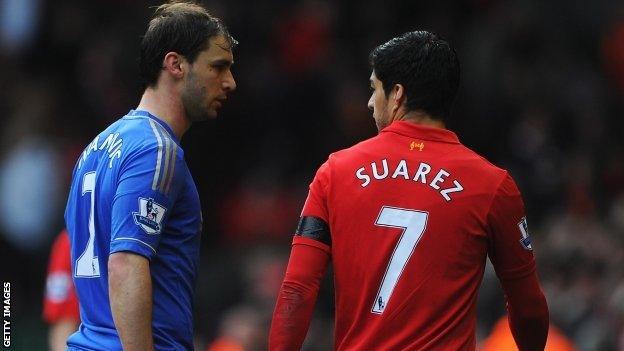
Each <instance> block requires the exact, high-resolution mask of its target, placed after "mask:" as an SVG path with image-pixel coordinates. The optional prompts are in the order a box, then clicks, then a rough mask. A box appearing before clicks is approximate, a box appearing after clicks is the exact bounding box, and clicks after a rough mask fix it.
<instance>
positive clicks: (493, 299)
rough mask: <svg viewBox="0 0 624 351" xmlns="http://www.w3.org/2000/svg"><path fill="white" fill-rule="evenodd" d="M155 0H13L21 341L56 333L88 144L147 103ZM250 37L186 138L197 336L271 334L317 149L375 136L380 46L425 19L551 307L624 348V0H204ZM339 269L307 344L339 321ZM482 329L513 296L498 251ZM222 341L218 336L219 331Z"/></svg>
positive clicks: (242, 37)
mask: <svg viewBox="0 0 624 351" xmlns="http://www.w3.org/2000/svg"><path fill="white" fill-rule="evenodd" d="M158 4H160V2H155V1H148V2H145V1H122V0H109V1H81V0H62V1H49V0H48V1H46V0H0V67H2V70H1V72H2V73H1V74H0V116H2V117H1V118H0V194H1V196H0V261H1V264H0V274H1V277H2V280H3V281H10V282H11V283H12V292H13V299H12V301H11V302H12V308H13V309H12V312H13V316H14V318H13V321H14V323H15V325H14V326H13V329H12V333H13V343H14V344H13V345H14V349H15V350H43V349H45V334H46V326H45V324H44V323H43V321H42V319H41V302H42V296H43V290H44V282H45V270H46V264H47V259H48V255H49V248H50V245H51V243H52V240H53V238H54V237H55V235H56V234H57V233H58V232H59V231H60V230H61V229H62V228H63V226H64V224H63V210H64V205H65V200H66V192H67V186H68V182H69V180H70V176H71V170H72V168H73V165H74V162H75V160H76V158H77V156H78V154H79V153H80V152H81V151H82V148H83V147H84V146H85V145H86V144H87V143H88V142H89V141H90V140H91V139H92V138H93V137H94V136H95V135H96V134H97V133H98V132H99V131H100V130H101V129H103V128H104V127H106V126H107V125H108V124H109V123H111V122H112V121H114V120H116V119H117V118H119V117H121V116H123V115H124V114H125V113H127V112H128V110H130V109H131V108H134V107H135V106H136V104H137V103H138V100H139V97H140V94H141V92H142V90H141V86H140V82H139V79H138V68H137V58H138V44H139V42H140V37H141V35H142V33H143V32H144V30H145V27H146V24H147V22H148V19H149V17H150V15H151V13H152V12H153V8H151V6H154V5H158ZM205 4H206V5H207V7H208V8H209V9H210V10H211V11H212V13H213V14H215V15H217V16H218V17H221V18H222V19H223V20H224V21H225V23H226V24H227V25H228V26H229V28H230V30H231V32H232V33H233V35H234V36H235V37H236V38H237V39H238V40H239V41H240V45H239V46H238V47H237V49H236V51H235V61H236V63H235V65H234V75H235V79H236V80H237V83H238V89H237V91H236V92H235V93H234V94H233V95H232V97H231V99H229V100H228V103H227V104H226V106H225V107H224V108H223V109H222V111H221V113H220V116H219V118H218V119H217V120H216V121H211V122H208V123H205V124H198V125H195V126H193V128H192V129H191V130H190V131H189V133H187V135H186V136H185V137H184V139H183V140H182V144H183V147H184V149H185V153H186V155H187V162H188V164H189V167H190V169H191V171H192V174H193V176H194V178H195V180H196V183H197V184H198V188H199V191H200V196H201V200H202V206H203V216H204V231H203V239H202V240H203V241H202V260H201V262H202V263H201V266H200V274H199V281H198V285H197V295H196V296H197V298H196V313H195V316H196V333H197V344H198V345H199V346H198V350H205V349H207V348H210V347H215V350H216V347H217V344H219V343H221V344H223V343H225V342H227V341H228V340H234V341H236V342H237V343H239V344H240V345H242V347H243V349H245V350H262V349H265V348H266V346H265V345H266V337H267V330H268V324H269V320H270V315H271V313H272V309H273V306H274V303H275V297H276V294H277V290H278V288H279V285H280V283H281V279H282V277H283V272H284V270H285V264H286V260H287V256H288V252H289V244H290V241H291V236H292V233H293V230H294V228H295V226H296V223H297V220H298V217H299V211H300V209H301V206H302V205H303V201H304V199H305V196H306V193H307V186H308V184H309V182H310V181H311V180H312V177H313V175H314V172H315V170H316V168H317V167H318V166H319V165H320V164H321V163H322V162H323V161H324V160H325V159H326V157H327V155H328V154H329V153H331V152H333V151H335V150H338V149H341V148H344V147H348V146H350V145H352V144H354V143H356V142H358V141H360V140H362V139H365V138H368V137H371V136H373V135H375V133H376V129H375V126H374V123H373V120H372V116H371V112H370V111H368V110H367V108H366V103H367V100H368V97H369V90H368V77H369V74H370V70H369V66H368V54H369V52H370V50H371V49H372V48H374V47H375V46H377V45H379V44H381V43H382V42H385V41H386V40H388V39H390V38H392V37H394V36H396V35H398V34H400V33H403V32H405V31H408V30H414V29H428V30H431V31H434V32H437V33H439V34H441V35H442V36H443V37H445V38H447V39H448V40H449V41H450V42H451V44H452V45H453V46H454V47H455V48H456V50H457V52H458V55H459V58H460V62H461V65H462V79H461V87H460V92H459V96H458V99H457V102H456V104H455V107H454V112H453V118H452V120H451V121H449V123H448V127H449V128H450V129H452V130H454V131H455V132H456V133H457V134H458V135H459V137H460V139H461V140H462V142H463V143H464V144H466V145H467V146H469V147H471V148H472V149H474V150H476V151H477V152H478V153H480V154H482V155H484V156H485V157H486V158H488V159H490V160H491V161H493V163H495V164H497V165H499V166H501V167H504V168H507V169H509V170H510V172H511V173H512V175H513V176H514V178H515V179H516V181H517V182H518V184H519V187H520V189H521V191H522V192H523V195H524V198H525V203H526V207H527V213H528V218H529V229H530V231H531V234H532V236H533V240H534V248H535V251H536V254H537V258H538V269H539V273H540V276H541V278H542V282H543V287H544V289H545V292H546V294H547V297H548V301H549V305H550V311H551V319H552V321H553V323H554V324H555V325H556V326H557V327H558V328H559V329H560V330H561V331H562V333H563V334H564V335H566V336H567V337H568V338H569V339H570V340H572V341H573V342H574V343H575V345H576V347H577V349H578V350H624V133H623V131H624V119H623V118H622V116H623V113H624V3H622V2H621V1H617V0H593V1H591V2H588V1H574V0H573V1H569V0H551V1H540V0H522V1H512V0H509V1H506V0H438V1H395V0H390V1H373V0H363V1H353V0H350V1H330V0H326V1H321V0H296V1H284V0H273V1H270V0H255V1H250V2H247V1H234V0H228V1H225V0H222V1H207V2H205ZM332 301H333V293H332V286H331V275H329V276H328V277H327V279H326V282H325V283H324V285H323V287H322V292H321V296H320V297H319V302H318V306H317V309H316V314H315V320H314V321H313V324H312V327H311V330H310V333H309V337H308V339H307V341H306V350H328V349H330V348H331V339H332V323H333V317H332V314H333V310H332ZM478 314H479V318H478V336H479V338H480V340H482V339H483V338H485V337H486V336H487V335H488V334H489V333H490V329H491V328H492V326H493V324H494V323H495V322H496V320H498V319H499V317H500V316H502V315H503V314H504V302H503V298H502V293H501V289H500V286H499V284H498V282H497V279H496V276H495V274H494V273H493V271H492V270H491V269H490V268H488V269H487V270H486V275H485V278H484V282H483V287H482V290H481V292H480V297H479V307H478ZM215 343H216V344H215Z"/></svg>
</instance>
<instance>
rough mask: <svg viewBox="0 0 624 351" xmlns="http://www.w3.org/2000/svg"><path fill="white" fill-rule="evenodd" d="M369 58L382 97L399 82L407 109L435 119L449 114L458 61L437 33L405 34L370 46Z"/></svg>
mask: <svg viewBox="0 0 624 351" xmlns="http://www.w3.org/2000/svg"><path fill="white" fill-rule="evenodd" d="M369 60H370V64H371V66H372V68H373V72H375V76H376V77H377V79H379V80H380V81H381V82H382V84H383V88H384V91H385V93H386V97H388V94H389V93H390V91H391V90H392V88H393V87H394V85H395V84H401V85H403V87H404V89H405V94H406V97H407V101H406V107H407V110H408V111H414V110H421V111H423V112H425V113H427V114H428V115H430V116H432V117H434V118H439V119H446V118H447V117H448V116H449V115H450V112H451V106H452V105H453V100H455V96H456V95H457V89H458V87H459V60H458V59H457V54H456V53H455V50H453V48H451V46H450V45H449V44H448V43H447V42H446V41H445V40H443V39H442V38H440V37H439V36H438V35H436V34H434V33H430V32H427V31H414V32H408V33H405V34H403V35H401V36H398V37H396V38H393V39H391V40H390V41H388V42H386V43H384V44H382V45H379V46H378V47H376V48H375V49H373V51H372V52H371V54H370V58H369Z"/></svg>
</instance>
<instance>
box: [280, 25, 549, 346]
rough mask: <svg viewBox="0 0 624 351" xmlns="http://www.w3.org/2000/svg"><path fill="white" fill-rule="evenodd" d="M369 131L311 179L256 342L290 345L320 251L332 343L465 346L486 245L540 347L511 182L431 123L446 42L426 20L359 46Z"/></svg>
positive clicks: (443, 76) (518, 335)
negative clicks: (329, 271) (331, 304)
mask: <svg viewBox="0 0 624 351" xmlns="http://www.w3.org/2000/svg"><path fill="white" fill-rule="evenodd" d="M370 61H371V66H372V74H371V77H370V81H371V88H372V90H373V91H372V96H371V98H370V100H369V102H368V107H369V108H370V109H372V111H373V118H374V119H375V123H376V124H377V128H378V129H379V134H378V135H377V136H375V137H373V138H371V139H368V140H366V141H363V142H361V143H359V144H357V145H355V146H353V147H351V148H349V149H346V150H342V151H338V152H336V153H333V154H332V155H330V156H329V159H328V160H327V161H326V162H325V163H324V164H323V165H322V166H321V167H320V169H319V170H318V172H317V173H316V176H315V178H314V180H313V181H312V183H311V185H310V191H309V194H308V198H307V200H306V203H305V205H304V208H303V211H302V214H301V219H300V221H299V225H298V228H297V230H296V233H295V236H294V239H293V245H292V251H291V256H290V260H289V264H288V268H287V270H286V276H285V278H284V282H283V284H282V287H281V290H280V293H279V295H278V299H277V305H276V307H275V312H274V314H273V321H272V325H271V331H270V337H269V338H270V340H269V349H270V350H272V351H276V350H288V351H292V350H298V349H300V348H301V345H302V343H303V340H304V338H305V335H306V332H307V329H308V325H309V322H310V317H311V314H312V310H313V308H314V303H315V300H316V296H317V293H318V290H319V284H320V282H321V278H322V276H323V275H324V273H325V269H326V267H327V264H328V263H329V262H330V261H331V262H332V264H333V269H334V285H335V293H336V297H335V299H336V315H335V319H336V320H335V346H334V347H335V349H336V350H366V351H368V350H393V351H396V350H474V349H475V347H476V341H475V321H476V315H475V314H476V313H475V305H476V297H477V292H478V289H479V285H480V283H481V280H482V278H483V270H484V267H485V262H486V257H487V256H489V257H490V260H491V261H492V263H493V265H494V267H495V269H496V273H497V275H498V277H499V279H500V281H501V283H502V286H503V289H504V292H505V296H506V300H507V309H508V311H509V320H510V323H511V327H512V331H513V335H514V338H515V341H516V343H517V345H518V347H519V349H520V350H523V351H524V350H543V348H544V344H545V342H546V336H547V332H548V307H547V305H546V299H545V298H544V294H543V293H542V290H541V288H540V285H539V281H538V277H537V273H536V267H535V259H534V256H533V252H532V249H533V248H532V246H531V242H530V237H529V233H528V230H527V225H526V219H525V214H524V205H523V202H522V198H521V196H520V192H519V191H518V188H517V187H516V184H515V183H514V181H513V180H512V178H511V177H510V175H509V174H508V172H507V171H505V170H504V169H501V168H498V167H496V166H494V165H492V164H491V163H489V162H488V161H487V160H485V159H484V158H482V157H481V156H479V155H477V154H476V153H475V152H474V151H472V150H470V149H468V148H467V147H465V146H463V145H462V144H461V143H460V142H459V140H458V138H457V136H456V135H455V134H454V133H453V132H451V131H449V130H447V129H445V128H444V126H445V124H444V122H445V121H446V120H447V119H448V117H449V115H450V109H451V105H452V102H453V100H454V98H455V95H456V93H457V88H458V85H459V62H458V59H457V57H456V54H455V51H454V50H453V49H452V48H451V47H450V46H449V44H448V43H447V42H446V41H444V40H442V39H441V38H439V37H438V36H437V35H435V34H432V33H429V32H426V31H415V32H409V33H405V34H403V35H401V36H399V37H396V38H394V39H392V40H390V41H388V42H387V43H385V44H383V45H380V46H379V47H377V48H375V49H374V50H373V52H372V53H371V56H370Z"/></svg>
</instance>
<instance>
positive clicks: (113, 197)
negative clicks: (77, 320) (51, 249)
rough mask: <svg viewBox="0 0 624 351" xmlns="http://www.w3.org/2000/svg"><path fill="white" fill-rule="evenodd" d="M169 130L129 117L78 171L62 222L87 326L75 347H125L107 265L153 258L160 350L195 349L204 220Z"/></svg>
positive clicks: (90, 151) (140, 114) (88, 153)
mask: <svg viewBox="0 0 624 351" xmlns="http://www.w3.org/2000/svg"><path fill="white" fill-rule="evenodd" d="M172 135H173V134H172V132H171V130H170V129H169V127H168V126H167V125H166V124H165V123H163V122H162V121H160V120H159V119H158V118H156V117H154V116H152V115H150V114H149V113H148V112H146V111H131V112H130V113H129V114H128V115H127V116H125V117H124V118H122V119H120V120H118V121H117V122H115V123H113V124H112V125H111V126H109V127H108V128H107V129H106V130H104V131H103V132H102V133H100V135H98V136H97V137H96V138H95V139H94V140H93V141H92V142H91V144H89V145H88V146H87V148H86V149H85V151H84V152H83V154H82V155H81V157H80V159H79V160H78V164H77V165H76V168H75V169H74V175H73V181H72V186H71V190H70V194H69V200H68V204H67V209H66V212H65V219H66V223H67V229H68V232H69V235H70V240H71V243H72V250H71V254H72V255H71V256H72V268H73V273H74V274H73V275H74V281H75V286H76V292H77V294H78V298H79V301H80V308H81V311H80V316H81V321H82V325H81V327H80V329H79V331H78V332H76V333H75V334H74V335H72V336H71V337H70V338H69V340H68V345H69V346H72V347H78V348H84V349H95V350H121V344H120V341H119V337H118V335H117V331H116V329H115V325H114V323H113V318H112V315H111V309H110V303H109V291H108V269H107V264H108V258H109V255H110V254H112V253H114V252H121V251H127V252H132V253H135V254H138V255H141V256H144V257H146V258H148V259H149V260H150V269H151V276H152V284H153V296H154V298H153V322H152V327H153V330H154V344H155V347H156V349H157V350H178V349H191V348H192V314H191V309H192V293H193V289H194V281H195V277H196V270H197V263H198V256H199V237H200V235H199V234H200V226H201V222H200V221H201V215H200V207H199V197H198V195H197V190H196V188H195V184H194V183H193V180H192V178H191V177H190V174H189V172H188V169H187V167H186V163H185V162H184V155H183V152H182V149H181V148H180V147H179V145H178V142H177V140H175V138H174V137H173V136H172Z"/></svg>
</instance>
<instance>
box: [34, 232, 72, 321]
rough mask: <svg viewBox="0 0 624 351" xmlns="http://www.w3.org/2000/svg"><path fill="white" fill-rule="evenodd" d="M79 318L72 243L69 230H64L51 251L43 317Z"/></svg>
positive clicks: (46, 319) (52, 319)
mask: <svg viewBox="0 0 624 351" xmlns="http://www.w3.org/2000/svg"><path fill="white" fill-rule="evenodd" d="M65 318H67V319H73V320H78V319H79V318H80V317H79V312H78V299H77V298H76V292H75V290H74V284H73V282H72V270H71V258H70V245H69V237H68V235H67V231H65V230H63V231H62V232H61V233H60V234H59V235H58V236H57V238H56V240H55V241H54V244H53V245H52V250H51V251H50V261H49V264H48V275H47V277H46V287H45V297H44V301H43V319H44V320H45V321H46V322H48V323H55V322H56V321H58V320H61V319H65Z"/></svg>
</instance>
